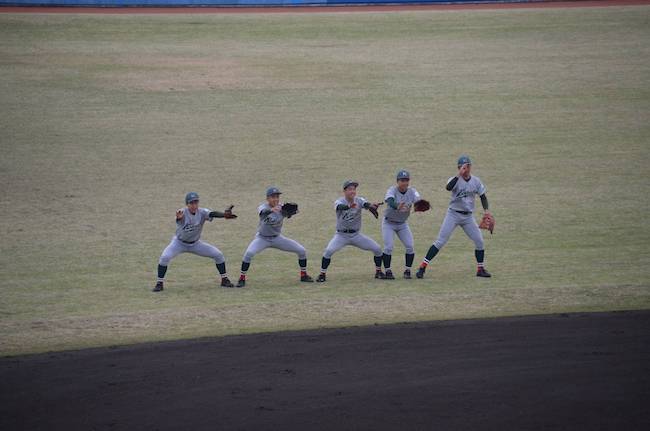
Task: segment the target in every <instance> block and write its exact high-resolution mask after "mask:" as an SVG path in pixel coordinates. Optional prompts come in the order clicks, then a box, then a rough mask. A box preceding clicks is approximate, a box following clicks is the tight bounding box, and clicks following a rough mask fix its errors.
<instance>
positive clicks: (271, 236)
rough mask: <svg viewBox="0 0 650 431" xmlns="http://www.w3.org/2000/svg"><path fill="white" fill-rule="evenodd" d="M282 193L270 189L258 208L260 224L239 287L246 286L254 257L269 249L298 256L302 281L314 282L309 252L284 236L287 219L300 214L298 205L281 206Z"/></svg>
mask: <svg viewBox="0 0 650 431" xmlns="http://www.w3.org/2000/svg"><path fill="white" fill-rule="evenodd" d="M281 194H282V192H281V191H280V190H279V189H278V188H276V187H269V188H268V189H267V190H266V202H264V203H263V204H261V205H260V206H259V207H258V208H257V213H258V215H259V217H260V222H259V224H258V226H257V234H256V235H255V239H253V241H251V243H250V244H249V245H248V248H247V249H246V251H245V252H244V259H243V261H242V264H241V275H240V276H239V281H238V282H237V287H244V286H246V272H247V271H248V268H249V267H250V264H251V260H252V259H253V256H255V255H256V254H258V253H259V252H261V251H263V250H265V249H267V248H277V249H278V250H282V251H288V252H292V253H295V254H297V255H298V265H299V266H300V281H302V282H306V283H311V282H313V281H314V280H313V279H312V278H311V277H310V276H309V275H308V274H307V251H306V250H305V247H303V246H302V245H301V244H299V243H298V242H297V241H294V240H292V239H289V238H287V237H286V236H284V235H282V223H283V222H284V219H285V218H291V216H293V215H295V214H296V213H297V212H298V205H296V204H292V203H290V204H284V205H280V195H281ZM289 207H291V208H289Z"/></svg>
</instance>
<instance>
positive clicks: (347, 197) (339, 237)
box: [316, 180, 384, 283]
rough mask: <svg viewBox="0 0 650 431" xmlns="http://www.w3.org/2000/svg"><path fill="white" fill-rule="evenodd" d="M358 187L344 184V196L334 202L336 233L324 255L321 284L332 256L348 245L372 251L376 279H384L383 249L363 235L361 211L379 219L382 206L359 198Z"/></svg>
mask: <svg viewBox="0 0 650 431" xmlns="http://www.w3.org/2000/svg"><path fill="white" fill-rule="evenodd" d="M358 186H359V183H357V182H356V181H351V180H348V181H346V182H344V183H343V194H344V196H343V197H341V198H339V199H338V200H336V202H334V208H335V210H336V233H335V234H334V237H333V238H332V239H331V241H330V242H329V244H327V247H326V248H325V252H324V253H323V260H322V262H321V270H320V274H319V275H318V278H317V279H316V281H317V282H319V283H323V282H324V281H326V280H327V276H326V273H327V267H328V266H329V265H330V262H331V260H332V255H333V254H334V253H336V252H337V251H339V250H340V249H342V248H343V247H345V246H347V245H352V246H355V247H358V248H360V249H362V250H369V251H372V253H373V254H374V256H375V257H374V259H375V278H381V279H383V278H384V273H383V272H381V254H382V253H381V247H380V246H379V244H377V243H376V242H375V241H374V240H373V239H371V238H369V237H367V236H365V235H364V234H362V233H361V210H362V209H367V210H368V211H370V212H371V213H372V214H373V215H374V216H375V218H378V217H379V213H378V212H377V208H378V207H379V205H381V204H371V203H370V202H368V201H367V200H366V199H364V198H362V197H358V196H357V187H358Z"/></svg>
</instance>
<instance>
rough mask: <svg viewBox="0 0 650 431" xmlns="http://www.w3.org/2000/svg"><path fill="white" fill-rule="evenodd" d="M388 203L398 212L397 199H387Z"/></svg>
mask: <svg viewBox="0 0 650 431" xmlns="http://www.w3.org/2000/svg"><path fill="white" fill-rule="evenodd" d="M386 203H387V204H388V206H389V207H391V208H392V209H394V210H396V209H398V206H397V203H396V202H395V198H388V199H386Z"/></svg>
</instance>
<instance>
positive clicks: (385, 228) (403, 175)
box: [381, 170, 429, 280]
mask: <svg viewBox="0 0 650 431" xmlns="http://www.w3.org/2000/svg"><path fill="white" fill-rule="evenodd" d="M410 180H411V175H410V174H409V173H408V171H405V170H401V171H399V172H398V173H397V184H396V185H394V186H391V187H390V188H389V189H388V190H387V191H386V197H385V198H384V201H385V202H386V210H385V211H384V218H383V220H382V222H381V233H382V236H383V238H384V254H383V256H382V260H383V262H384V269H385V271H386V279H387V280H394V279H395V277H394V276H393V271H392V270H391V268H390V263H391V258H392V253H393V240H394V236H395V234H397V237H398V238H399V239H400V241H402V244H404V247H405V248H406V268H405V269H404V278H406V279H410V278H411V266H413V259H414V258H415V251H414V249H413V234H412V233H411V228H410V227H409V225H408V222H407V220H408V218H409V215H411V208H412V207H413V206H415V210H416V211H418V210H419V211H426V209H428V208H429V204H428V202H426V201H422V198H421V197H420V194H419V193H418V191H417V190H415V188H413V187H409V182H410ZM416 202H421V203H425V202H426V206H425V208H426V209H422V208H419V206H418V205H415V204H416Z"/></svg>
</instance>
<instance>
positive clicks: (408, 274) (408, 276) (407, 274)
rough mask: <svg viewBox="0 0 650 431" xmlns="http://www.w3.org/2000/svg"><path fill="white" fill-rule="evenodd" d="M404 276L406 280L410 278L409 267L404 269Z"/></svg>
mask: <svg viewBox="0 0 650 431" xmlns="http://www.w3.org/2000/svg"><path fill="white" fill-rule="evenodd" d="M404 278H405V279H407V280H410V279H411V278H412V277H411V270H410V269H407V270H405V271H404Z"/></svg>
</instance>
